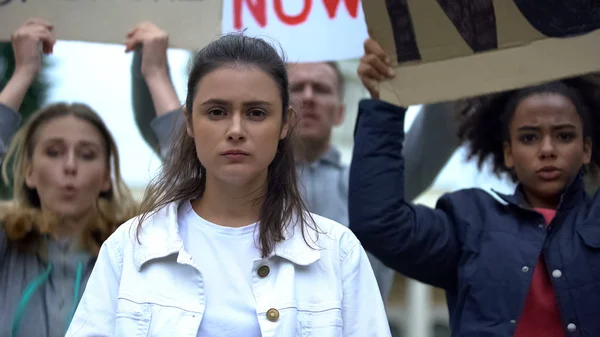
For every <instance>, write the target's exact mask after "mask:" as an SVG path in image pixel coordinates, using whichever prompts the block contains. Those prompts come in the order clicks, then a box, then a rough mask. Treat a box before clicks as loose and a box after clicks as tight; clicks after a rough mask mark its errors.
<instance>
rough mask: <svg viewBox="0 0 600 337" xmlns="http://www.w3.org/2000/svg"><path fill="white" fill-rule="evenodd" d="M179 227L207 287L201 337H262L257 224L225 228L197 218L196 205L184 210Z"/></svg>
mask: <svg viewBox="0 0 600 337" xmlns="http://www.w3.org/2000/svg"><path fill="white" fill-rule="evenodd" d="M178 223H179V234H180V235H181V238H182V240H183V246H184V248H185V250H186V251H187V252H189V253H190V254H191V255H192V258H193V259H194V261H195V263H194V264H195V265H196V266H198V268H199V269H200V272H201V273H202V279H203V282H204V296H205V299H206V307H205V311H204V316H203V317H202V322H201V323H200V329H199V330H198V335H197V336H198V337H213V336H219V337H238V336H247V337H255V336H256V337H261V332H260V326H259V325H258V318H257V317H256V300H255V299H254V293H253V291H252V265H253V262H254V261H255V260H258V259H260V251H259V250H258V248H257V247H256V243H255V236H256V235H258V228H256V227H257V223H254V224H251V225H248V226H244V227H239V228H233V227H225V226H219V225H217V224H214V223H211V222H209V221H206V220H204V219H203V218H201V217H200V216H199V215H198V214H196V212H195V211H194V210H193V209H192V205H191V203H190V202H184V203H183V204H182V205H181V208H180V209H179V213H178ZM255 229H256V233H255Z"/></svg>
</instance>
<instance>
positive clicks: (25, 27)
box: [0, 18, 56, 111]
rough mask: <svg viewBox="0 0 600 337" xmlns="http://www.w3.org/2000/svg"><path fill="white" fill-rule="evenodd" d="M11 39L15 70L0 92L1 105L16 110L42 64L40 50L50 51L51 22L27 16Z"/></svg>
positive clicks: (52, 38)
mask: <svg viewBox="0 0 600 337" xmlns="http://www.w3.org/2000/svg"><path fill="white" fill-rule="evenodd" d="M11 42H12V46H13V51H14V54H15V72H14V73H13V74H12V77H11V78H10V80H9V81H8V83H6V85H5V86H4V88H2V91H1V92H0V104H4V105H6V106H8V107H10V108H11V109H13V110H15V111H19V108H20V107H21V103H22V102H23V97H25V93H26V92H27V89H28V88H29V86H30V85H31V82H33V80H34V79H35V76H36V74H37V73H38V72H39V71H40V67H41V66H42V55H41V54H42V52H43V53H45V54H49V53H52V49H53V48H54V43H55V42H56V38H55V37H54V33H53V26H52V25H51V24H50V23H48V22H47V21H45V20H42V19H36V18H30V19H27V20H26V21H25V23H24V24H22V25H21V26H20V27H19V28H18V29H17V30H16V31H15V32H14V33H13V34H12V35H11ZM40 51H41V52H40Z"/></svg>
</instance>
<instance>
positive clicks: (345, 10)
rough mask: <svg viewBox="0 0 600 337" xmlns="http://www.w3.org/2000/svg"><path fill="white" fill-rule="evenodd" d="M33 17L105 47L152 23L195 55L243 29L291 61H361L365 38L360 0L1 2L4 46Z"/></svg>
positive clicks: (64, 34) (67, 36)
mask: <svg viewBox="0 0 600 337" xmlns="http://www.w3.org/2000/svg"><path fill="white" fill-rule="evenodd" d="M32 16H35V17H41V18H44V19H47V20H49V21H50V22H52V23H54V25H55V32H56V35H57V38H58V39H63V40H79V41H91V42H103V43H122V42H123V41H124V39H125V34H126V33H127V32H128V31H129V30H130V29H131V28H132V27H134V26H135V25H136V24H137V23H138V22H140V21H151V22H154V23H155V24H156V25H158V26H159V27H161V28H162V29H164V30H166V31H167V32H168V33H169V41H170V43H171V46H172V47H176V48H184V49H194V50H195V49H199V48H201V47H202V46H203V45H205V44H206V43H208V42H210V41H211V40H214V39H216V38H218V37H219V36H220V35H221V34H223V33H230V32H235V31H240V30H242V29H244V30H245V33H246V34H248V35H251V36H260V37H263V38H266V39H267V40H273V42H275V43H278V44H280V45H281V46H282V48H283V50H284V52H285V53H286V55H287V57H288V60H289V61H291V62H298V61H301V62H307V61H325V60H340V59H348V58H356V57H360V56H361V55H362V43H363V41H364V40H365V39H366V37H367V28H366V24H365V20H364V14H363V12H362V7H361V1H360V0H111V1H108V0H0V40H8V39H9V38H10V34H11V32H13V31H14V30H15V29H17V27H19V25H21V24H22V23H23V22H24V21H25V20H26V19H27V18H29V17H32Z"/></svg>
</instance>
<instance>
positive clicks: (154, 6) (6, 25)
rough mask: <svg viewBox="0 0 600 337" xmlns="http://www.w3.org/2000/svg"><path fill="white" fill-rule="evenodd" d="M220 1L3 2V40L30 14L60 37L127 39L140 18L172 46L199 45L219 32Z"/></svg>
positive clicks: (0, 9)
mask: <svg viewBox="0 0 600 337" xmlns="http://www.w3.org/2000/svg"><path fill="white" fill-rule="evenodd" d="M221 10H222V2H221V0H176V1H171V0H159V1H156V0H0V40H8V39H9V38H10V34H11V33H12V32H13V31H15V30H16V29H17V28H18V27H19V26H20V25H21V24H22V23H23V22H25V20H26V19H27V18H29V17H39V18H43V19H46V20H48V21H50V22H51V23H53V24H54V30H55V33H56V36H57V38H58V39H61V40H76V41H91V42H103V43H123V42H124V41H125V35H126V34H127V32H128V31H130V30H131V29H133V27H134V26H135V25H136V24H137V23H138V22H141V21H152V22H154V23H155V24H156V25H158V26H159V27H161V28H162V29H164V30H166V31H167V32H169V41H170V44H171V46H173V47H176V48H187V49H197V48H199V47H201V46H202V45H204V44H206V43H208V42H209V41H211V40H213V39H215V38H217V37H218V36H219V34H220V33H221V29H220V28H221Z"/></svg>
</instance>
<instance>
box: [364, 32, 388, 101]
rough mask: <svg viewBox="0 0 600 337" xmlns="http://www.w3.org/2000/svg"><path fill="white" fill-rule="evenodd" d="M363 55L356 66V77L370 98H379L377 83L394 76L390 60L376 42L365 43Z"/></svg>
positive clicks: (367, 41)
mask: <svg viewBox="0 0 600 337" xmlns="http://www.w3.org/2000/svg"><path fill="white" fill-rule="evenodd" d="M364 48H365V55H364V56H363V57H362V58H361V59H360V64H359V65H358V77H359V78H360V80H361V82H362V83H363V85H364V86H365V87H366V88H367V90H368V91H369V93H370V94H371V98H379V82H380V81H383V80H384V79H391V78H393V77H394V75H396V72H395V71H394V68H393V67H392V62H391V59H390V58H389V57H388V56H387V55H386V54H385V51H384V50H383V48H381V46H380V45H379V43H377V41H375V40H373V39H367V40H366V41H365V45H364Z"/></svg>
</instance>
